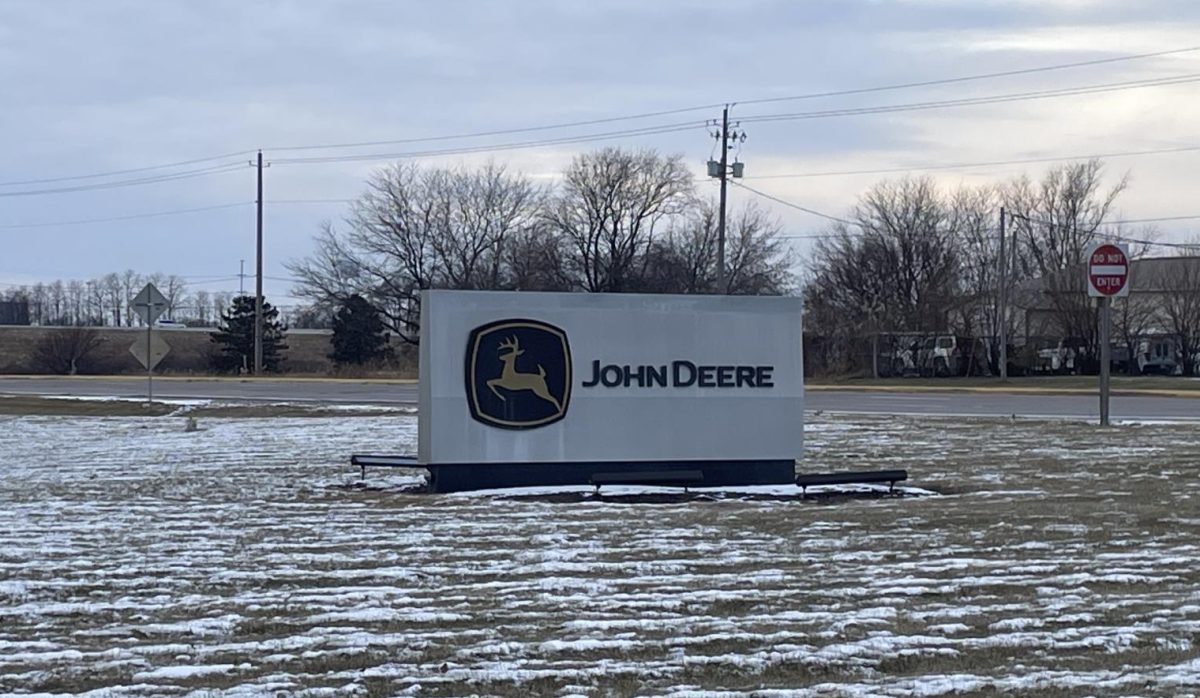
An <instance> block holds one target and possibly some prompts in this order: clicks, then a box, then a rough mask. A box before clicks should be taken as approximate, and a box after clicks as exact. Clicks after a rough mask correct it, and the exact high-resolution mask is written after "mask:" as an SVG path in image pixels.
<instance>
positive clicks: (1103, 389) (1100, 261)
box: [1087, 242, 1129, 427]
mask: <svg viewBox="0 0 1200 698" xmlns="http://www.w3.org/2000/svg"><path fill="white" fill-rule="evenodd" d="M1087 286H1088V295H1089V296H1091V297H1093V298H1099V299H1100V300H1099V303H1100V426H1104V427H1106V426H1108V425H1109V411H1108V392H1109V368H1110V365H1111V364H1112V357H1111V352H1112V348H1111V334H1112V299H1113V298H1122V297H1125V296H1128V295H1129V250H1128V249H1127V248H1126V247H1125V246H1124V245H1118V244H1115V243H1107V242H1106V243H1101V244H1099V245H1096V246H1095V247H1093V248H1092V249H1091V251H1090V252H1088V263H1087Z"/></svg>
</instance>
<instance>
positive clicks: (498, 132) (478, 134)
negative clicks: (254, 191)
mask: <svg viewBox="0 0 1200 698" xmlns="http://www.w3.org/2000/svg"><path fill="white" fill-rule="evenodd" d="M1194 51H1200V46H1191V47H1185V48H1178V49H1171V50H1166V51H1154V52H1151V53H1141V54H1134V55H1128V56H1114V57H1111V58H1099V59H1094V60H1088V61H1076V62H1072V63H1058V64H1053V65H1044V66H1037V67H1033V68H1024V69H1019V70H1005V71H1000V72H992V73H980V74H975V75H963V76H958V77H953V78H941V79H934V80H922V81H919V82H905V83H895V84H890V85H877V86H873V87H862V88H853V89H847V90H836V91H829V92H811V93H807V94H800V95H791V96H786V97H767V98H761V99H750V100H739V101H737V102H734V103H736V104H743V105H745V104H769V103H774V102H786V101H796V100H807V99H819V98H827V97H843V96H848V95H856V94H866V93H871V92H884V91H894V90H904V89H911V88H915V87H932V86H935V85H949V84H955V83H963V82H972V81H978V80H990V79H994V78H1001V77H1011V76H1014V75H1029V74H1033V73H1041V72H1049V71H1056V70H1066V69H1070V68H1082V67H1086V66H1093V65H1103V64H1109V63H1120V62H1127V61H1135V60H1143V59H1146V58H1156V57H1159V56H1167V55H1172V54H1180V53H1189V52H1194ZM724 104H725V103H724V102H716V103H712V104H700V105H696V106H691V107H680V108H678V109H664V110H660V111H651V112H643V113H640V114H629V115H626V116H613V117H606V118H599V119H587V120H583V121H567V122H562V123H556V124H542V125H538V126H526V127H519V128H508V129H493V130H489V131H473V132H466V133H458V134H452V135H443V136H425V137H417V138H402V139H394V140H381V141H358V142H349V143H323V144H315V145H289V146H277V147H273V148H268V149H267V150H274V151H286V150H334V149H339V148H363V147H372V146H382V145H406V144H411V143H430V142H437V141H448V140H464V139H468V138H484V137H488V136H504V135H512V134H517V133H532V132H538V131H550V130H557V129H564V128H577V127H580V126H595V125H598V124H607V123H615V122H619V121H633V120H638V119H649V118H654V117H659V116H671V115H675V114H685V113H688V112H694V111H707V110H710V109H717V108H720V107H721V106H723V105H724Z"/></svg>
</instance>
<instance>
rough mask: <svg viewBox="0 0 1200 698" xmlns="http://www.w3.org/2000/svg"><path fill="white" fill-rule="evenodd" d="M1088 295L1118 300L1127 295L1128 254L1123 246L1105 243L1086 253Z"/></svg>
mask: <svg viewBox="0 0 1200 698" xmlns="http://www.w3.org/2000/svg"><path fill="white" fill-rule="evenodd" d="M1087 280H1088V295H1089V296H1093V297H1099V298H1114V297H1116V298H1120V297H1123V296H1128V295H1129V254H1128V252H1127V251H1126V249H1125V246H1124V245H1117V244H1115V243H1111V242H1106V243H1102V244H1100V245H1096V246H1095V247H1093V248H1092V251H1091V252H1089V253H1088V263H1087Z"/></svg>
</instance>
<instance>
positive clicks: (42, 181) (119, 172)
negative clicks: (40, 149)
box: [0, 150, 253, 187]
mask: <svg viewBox="0 0 1200 698" xmlns="http://www.w3.org/2000/svg"><path fill="white" fill-rule="evenodd" d="M251 152H253V151H249V150H242V151H239V152H236V153H225V154H223V155H212V156H210V157H206V158H195V159H193V160H180V161H179V162H168V163H164V164H162V165H149V166H146V167H134V168H130V169H127V170H109V171H108V172H93V173H91V174H84V175H71V176H69V177H49V178H45V179H21V180H13V181H9V182H0V187H15V186H20V185H24V184H51V183H54V182H70V181H73V180H79V179H100V178H103V177H115V176H117V175H126V174H134V173H137V172H151V171H154V170H166V169H171V168H174V167H185V166H187V165H197V164H199V163H202V162H212V161H214V160H225V159H228V158H233V157H241V156H242V155H246V154H249V153H251Z"/></svg>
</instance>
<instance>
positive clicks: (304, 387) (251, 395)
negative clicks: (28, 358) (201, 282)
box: [0, 378, 417, 405]
mask: <svg viewBox="0 0 1200 698" xmlns="http://www.w3.org/2000/svg"><path fill="white" fill-rule="evenodd" d="M2 394H9V395H71V396H80V397H135V398H136V397H145V395H146V380H145V379H144V378H139V379H126V378H79V379H69V378H45V379H43V378H0V395H2ZM154 397H156V398H163V399H193V400H258V401H267V402H296V401H305V402H325V403H358V404H363V403H369V404H404V405H407V404H412V405H415V404H417V386H416V384H415V383H367V382H354V381H283V380H266V381H251V380H245V381H243V380H204V379H195V380H192V379H188V380H182V379H156V380H155V381H154Z"/></svg>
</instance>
